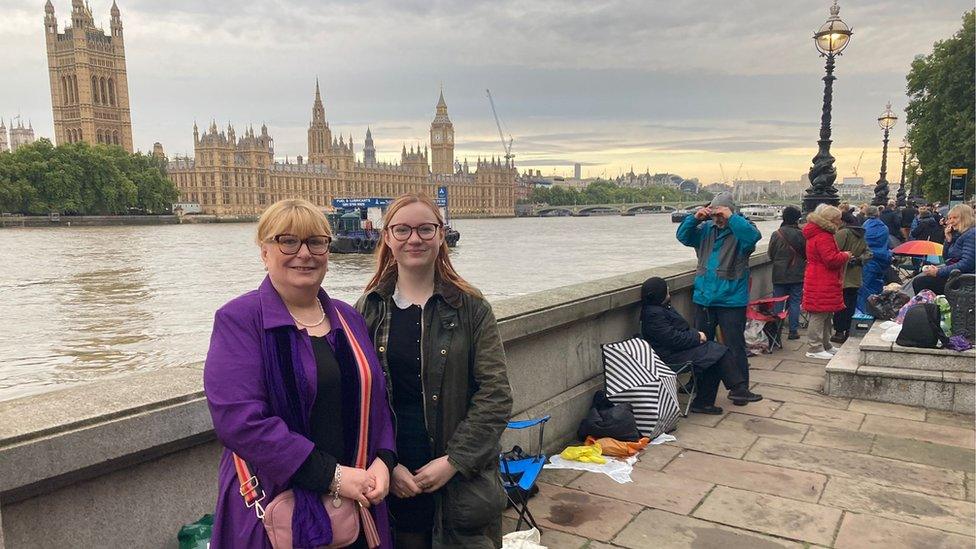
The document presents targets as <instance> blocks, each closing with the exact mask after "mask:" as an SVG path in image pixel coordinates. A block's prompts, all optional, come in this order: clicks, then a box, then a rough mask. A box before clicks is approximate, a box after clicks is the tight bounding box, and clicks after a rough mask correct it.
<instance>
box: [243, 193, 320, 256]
mask: <svg viewBox="0 0 976 549" xmlns="http://www.w3.org/2000/svg"><path fill="white" fill-rule="evenodd" d="M279 234H293V235H295V236H297V237H299V238H306V237H309V236H312V235H325V236H328V237H331V236H332V228H331V227H329V220H328V219H326V218H325V214H323V213H322V211H321V210H319V209H318V207H317V206H316V205H315V204H312V203H311V202H309V201H308V200H303V199H301V198H288V199H285V200H279V201H277V202H275V203H274V204H272V205H271V206H268V209H266V210H264V213H262V214H261V218H260V219H258V230H257V235H256V236H255V241H256V242H257V243H258V245H261V244H263V243H265V242H268V241H269V240H271V239H272V238H274V237H275V235H279Z"/></svg>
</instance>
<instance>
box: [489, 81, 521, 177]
mask: <svg viewBox="0 0 976 549" xmlns="http://www.w3.org/2000/svg"><path fill="white" fill-rule="evenodd" d="M485 92H487V93H488V103H490V104H491V114H492V115H494V117H495V126H497V127H498V138H499V139H500V140H501V142H502V150H504V151H505V161H506V162H512V161H514V160H515V155H514V154H512V136H511V134H509V136H508V143H506V142H505V135H504V134H503V133H502V123H501V122H500V121H499V120H498V111H496V110H495V100H494V99H492V98H491V90H489V89H486V90H485ZM513 163H514V162H513Z"/></svg>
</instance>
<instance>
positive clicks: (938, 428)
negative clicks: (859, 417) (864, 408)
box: [861, 416, 976, 449]
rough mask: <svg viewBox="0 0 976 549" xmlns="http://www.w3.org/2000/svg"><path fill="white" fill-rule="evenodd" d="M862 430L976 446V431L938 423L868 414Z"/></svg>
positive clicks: (965, 446)
mask: <svg viewBox="0 0 976 549" xmlns="http://www.w3.org/2000/svg"><path fill="white" fill-rule="evenodd" d="M861 430H862V431H864V432H867V433H877V434H880V435H890V436H894V437H901V438H913V439H915V440H926V441H928V442H936V443H939V444H949V445H952V446H961V447H963V448H968V449H973V448H974V447H976V431H973V430H972V429H963V428H960V427H952V426H949V425H939V424H936V423H927V422H922V421H910V420H907V419H898V418H892V417H878V416H867V417H866V418H865V420H864V424H862V425H861Z"/></svg>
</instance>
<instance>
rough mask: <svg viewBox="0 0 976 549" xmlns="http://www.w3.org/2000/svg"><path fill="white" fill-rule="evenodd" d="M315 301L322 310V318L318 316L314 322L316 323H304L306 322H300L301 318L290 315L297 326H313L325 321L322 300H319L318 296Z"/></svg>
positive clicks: (289, 312)
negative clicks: (317, 319)
mask: <svg viewBox="0 0 976 549" xmlns="http://www.w3.org/2000/svg"><path fill="white" fill-rule="evenodd" d="M315 302H316V303H318V305H319V311H321V312H322V318H320V319H319V321H318V322H316V323H314V324H306V323H304V322H302V321H301V320H298V317H297V316H295V315H291V317H292V318H293V319H294V320H295V324H298V325H299V326H304V327H306V328H314V327H316V326H318V325H320V324H322V323H323V322H325V309H324V308H323V307H322V302H321V301H319V300H318V298H316V299H315ZM288 314H291V311H288Z"/></svg>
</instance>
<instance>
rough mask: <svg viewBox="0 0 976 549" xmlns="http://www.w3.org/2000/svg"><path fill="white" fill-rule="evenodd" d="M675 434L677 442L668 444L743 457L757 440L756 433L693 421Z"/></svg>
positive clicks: (721, 454) (709, 452)
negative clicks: (709, 425) (699, 423)
mask: <svg viewBox="0 0 976 549" xmlns="http://www.w3.org/2000/svg"><path fill="white" fill-rule="evenodd" d="M671 434H673V435H674V436H675V437H677V439H678V440H677V441H676V442H669V443H668V444H671V445H674V446H680V447H681V448H688V449H691V450H698V451H700V452H705V453H708V454H718V455H720V456H728V457H734V458H741V457H742V456H744V455H745V453H746V450H748V449H749V447H750V446H752V443H754V442H756V438H758V437H756V435H752V434H749V433H743V432H734V431H723V430H721V429H716V428H714V427H703V426H701V425H695V424H693V423H686V424H684V425H681V426H679V427H678V430H677V431H675V432H674V433H671Z"/></svg>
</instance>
